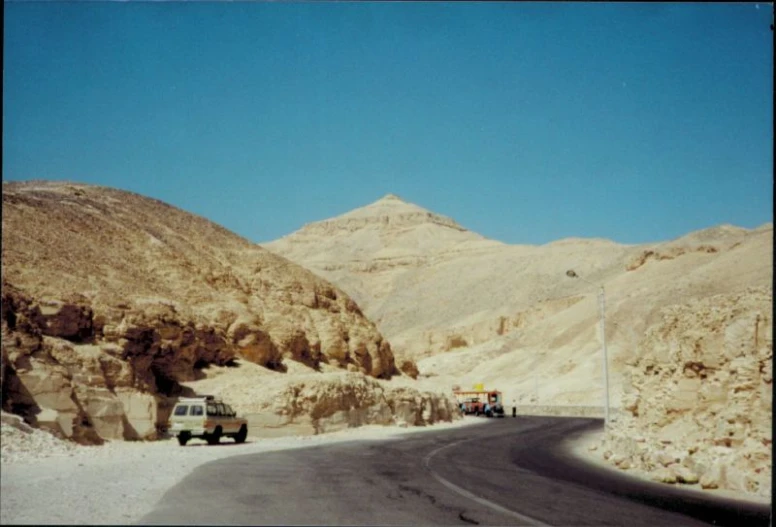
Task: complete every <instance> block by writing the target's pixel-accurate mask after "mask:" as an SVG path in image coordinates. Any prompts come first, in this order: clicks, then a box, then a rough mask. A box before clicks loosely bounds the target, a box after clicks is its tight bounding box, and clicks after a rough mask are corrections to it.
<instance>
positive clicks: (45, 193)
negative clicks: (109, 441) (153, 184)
mask: <svg viewBox="0 0 776 527" xmlns="http://www.w3.org/2000/svg"><path fill="white" fill-rule="evenodd" d="M2 222H3V231H2V237H3V240H2V241H3V244H2V246H3V254H2V264H3V265H2V280H3V282H2V283H3V292H2V339H3V349H2V364H3V372H2V402H3V408H4V409H6V410H9V411H12V412H14V413H17V414H20V415H22V416H24V417H25V419H26V420H27V421H28V422H30V423H34V424H36V425H37V426H41V427H46V428H48V429H50V430H52V431H54V432H55V433H56V434H58V435H60V436H62V437H68V438H71V439H74V440H77V441H81V442H86V443H96V442H99V441H100V440H101V438H127V439H132V438H150V437H154V436H155V434H156V433H157V430H158V427H159V425H160V424H161V423H163V422H164V421H165V420H166V418H167V413H166V412H168V411H169V408H170V405H171V404H172V402H171V401H172V398H174V397H175V396H178V395H180V394H182V393H187V392H186V389H185V387H183V386H182V385H181V383H182V382H185V381H190V380H193V379H196V378H198V377H200V376H201V373H200V372H201V369H202V368H203V367H205V366H207V365H210V364H216V365H227V364H230V363H231V362H233V361H234V360H235V359H237V358H243V359H245V360H248V361H252V362H254V363H256V364H259V365H261V366H265V367H267V368H270V369H275V370H279V371H282V370H284V369H285V368H286V367H287V364H288V361H298V362H300V363H303V364H305V365H307V366H309V367H310V368H313V369H316V368H320V367H321V366H322V365H333V366H336V367H339V368H342V369H346V368H347V369H350V370H353V371H358V372H362V373H364V374H366V375H369V376H373V377H378V378H389V377H391V376H392V375H395V374H397V373H399V371H398V369H397V368H396V365H395V362H394V358H393V354H392V351H391V348H390V345H389V344H388V342H387V341H386V340H385V339H384V338H383V337H382V335H381V334H380V333H379V332H378V331H377V329H376V327H375V326H374V324H373V323H372V322H370V321H369V320H367V319H366V318H365V317H364V316H363V314H362V313H361V310H360V309H359V307H358V305H357V304H356V303H355V302H354V301H353V300H352V299H351V298H350V297H348V295H347V294H345V293H344V292H343V291H342V290H340V289H338V288H337V287H335V286H332V285H331V284H329V283H328V282H326V281H324V280H323V279H321V278H319V277H317V276H315V275H314V274H312V273H311V272H309V271H307V270H305V269H302V268H301V267H299V266H297V265H295V264H293V263H291V262H289V261H288V260H286V259H284V258H282V257H279V256H276V255H274V254H272V253H270V252H268V251H266V250H264V249H262V248H261V247H259V246H256V245H254V244H252V243H250V242H248V241H247V240H244V239H243V238H240V237H239V236H237V235H235V234H233V233H230V232H229V231H227V230H225V229H223V228H221V227H219V226H218V225H215V224H213V223H211V222H210V221H208V220H206V219H204V218H201V217H198V216H195V215H193V214H189V213H186V212H184V211H182V210H179V209H176V208H174V207H171V206H169V205H166V204H164V203H162V202H159V201H157V200H153V199H150V198H145V197H142V196H139V195H136V194H132V193H129V192H123V191H119V190H114V189H109V188H102V187H93V186H87V185H78V184H69V183H52V182H28V183H8V182H4V183H3V218H2Z"/></svg>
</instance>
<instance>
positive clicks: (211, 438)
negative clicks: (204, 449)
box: [205, 426, 221, 445]
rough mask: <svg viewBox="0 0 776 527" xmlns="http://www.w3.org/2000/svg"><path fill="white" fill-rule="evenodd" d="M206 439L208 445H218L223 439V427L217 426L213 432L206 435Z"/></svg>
mask: <svg viewBox="0 0 776 527" xmlns="http://www.w3.org/2000/svg"><path fill="white" fill-rule="evenodd" d="M205 440H206V441H207V444H208V445H217V444H218V442H219V441H221V427H220V426H217V427H216V429H215V431H213V433H212V434H210V435H208V436H207V437H205Z"/></svg>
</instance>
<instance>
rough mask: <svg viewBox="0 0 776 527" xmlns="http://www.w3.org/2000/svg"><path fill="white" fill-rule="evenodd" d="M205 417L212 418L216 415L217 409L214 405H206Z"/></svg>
mask: <svg viewBox="0 0 776 527" xmlns="http://www.w3.org/2000/svg"><path fill="white" fill-rule="evenodd" d="M207 415H210V416H214V415H218V408H217V407H216V405H214V404H209V405H207Z"/></svg>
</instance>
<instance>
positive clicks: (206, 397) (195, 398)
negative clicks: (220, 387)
mask: <svg viewBox="0 0 776 527" xmlns="http://www.w3.org/2000/svg"><path fill="white" fill-rule="evenodd" d="M203 399H204V400H205V401H218V400H220V399H219V398H218V397H216V396H215V395H195V396H193V397H179V398H178V400H180V401H201V400H203Z"/></svg>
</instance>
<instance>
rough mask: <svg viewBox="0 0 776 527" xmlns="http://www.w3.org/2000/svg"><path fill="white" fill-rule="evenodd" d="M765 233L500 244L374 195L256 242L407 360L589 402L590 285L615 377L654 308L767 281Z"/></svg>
mask: <svg viewBox="0 0 776 527" xmlns="http://www.w3.org/2000/svg"><path fill="white" fill-rule="evenodd" d="M772 233H773V226H772V224H767V225H764V226H762V227H760V228H758V229H754V230H747V229H742V228H738V227H733V226H727V225H723V226H719V227H715V228H711V229H705V230H702V231H698V232H694V233H690V234H688V235H686V236H683V237H681V238H678V239H676V240H671V241H667V242H663V243H654V244H644V245H622V244H618V243H615V242H612V241H610V240H605V239H579V238H570V239H565V240H559V241H556V242H553V243H548V244H546V245H541V246H533V245H507V244H504V243H500V242H497V241H493V240H488V239H486V238H484V237H482V236H480V235H478V234H476V233H473V232H470V231H468V230H466V229H464V228H463V227H461V226H459V225H458V224H457V223H455V222H454V221H453V220H452V219H449V218H444V217H441V216H438V215H436V214H434V213H433V212H430V211H427V210H425V209H423V208H421V207H419V206H417V205H414V204H410V203H406V202H404V201H402V200H401V199H399V198H398V197H396V196H394V195H388V196H386V197H384V198H382V199H380V200H378V201H376V202H374V203H372V204H371V205H368V206H366V207H362V208H360V209H356V210H354V211H352V212H349V213H346V214H343V215H341V216H338V217H336V218H332V219H329V220H324V221H321V222H317V223H312V224H309V225H306V226H304V227H303V228H302V229H300V230H299V231H297V232H295V233H292V234H290V235H288V236H285V237H283V238H281V239H279V240H276V241H273V242H270V243H266V244H263V246H264V247H266V248H267V249H269V250H271V251H274V252H276V253H278V254H280V255H283V256H285V257H287V258H288V259H290V260H292V261H294V262H296V263H299V264H301V265H304V266H306V267H307V268H308V269H310V270H312V271H313V272H315V273H316V274H318V275H320V276H322V277H324V278H327V279H329V280H331V281H332V282H333V283H335V284H337V285H338V286H340V287H342V288H343V290H345V291H346V292H348V293H349V294H351V295H353V296H354V298H357V299H358V302H359V305H360V306H361V308H362V309H363V310H364V313H365V314H366V315H367V316H368V317H369V318H370V319H371V320H374V321H375V322H376V323H377V326H378V328H379V329H380V331H381V332H382V334H383V335H385V337H386V338H387V339H388V340H389V341H390V342H391V345H392V348H393V350H394V352H395V353H397V354H398V355H402V356H410V357H412V358H415V359H417V360H419V361H420V362H419V366H420V367H421V368H420V369H421V372H425V373H426V374H428V375H434V376H437V377H440V380H442V379H444V380H445V382H447V381H450V384H462V385H468V384H473V383H485V384H486V385H489V386H492V387H494V388H500V389H502V390H503V391H504V392H505V394H506V395H507V397H508V399H510V400H511V399H534V400H535V399H537V395H538V398H539V399H540V400H541V401H543V402H547V403H550V402H555V403H563V404H597V403H598V401H600V400H601V397H602V395H601V392H602V386H601V384H598V385H597V386H596V385H594V384H591V382H590V378H591V376H592V378H599V377H600V374H599V373H597V372H598V371H600V370H599V369H600V336H599V334H598V301H597V296H598V288H599V286H600V285H604V286H605V290H606V315H607V335H606V337H607V345H608V347H609V354H610V359H611V360H612V361H613V363H614V368H613V371H612V372H611V373H612V375H613V377H615V379H614V381H615V382H619V376H620V375H621V373H622V371H623V370H622V365H623V364H624V360H625V356H626V355H627V354H628V353H629V352H631V351H632V350H633V349H634V347H635V346H636V344H637V342H638V338H639V336H640V335H643V334H644V332H645V330H646V329H647V328H648V327H649V326H650V325H651V324H652V323H654V322H655V321H656V320H657V317H659V310H660V309H661V308H662V307H664V306H666V305H670V304H674V303H678V302H681V301H689V300H690V299H692V298H701V297H705V296H709V295H711V294H715V293H729V292H735V291H738V290H741V289H742V288H746V287H748V286H769V285H770V282H771V276H772V268H771V254H772V247H773V243H772ZM569 269H573V270H574V271H575V273H576V274H577V276H578V277H579V278H578V279H574V278H570V277H568V276H567V275H566V271H567V270H569ZM537 392H538V393H537ZM613 394H615V395H614V397H615V398H617V399H618V398H619V395H617V394H619V390H613Z"/></svg>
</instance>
